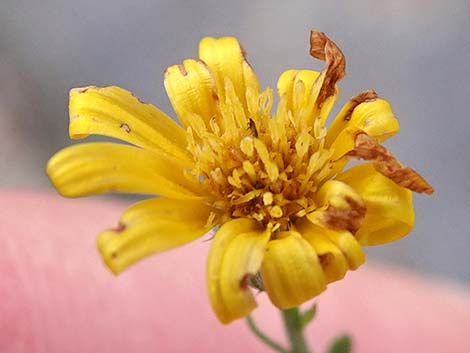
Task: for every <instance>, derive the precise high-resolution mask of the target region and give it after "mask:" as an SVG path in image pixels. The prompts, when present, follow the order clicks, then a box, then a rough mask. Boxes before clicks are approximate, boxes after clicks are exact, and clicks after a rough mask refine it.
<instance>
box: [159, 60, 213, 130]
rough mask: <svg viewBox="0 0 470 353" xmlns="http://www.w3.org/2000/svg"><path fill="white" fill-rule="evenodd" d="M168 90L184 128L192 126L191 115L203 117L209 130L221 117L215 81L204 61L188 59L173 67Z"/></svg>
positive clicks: (167, 73) (169, 74)
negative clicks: (214, 121) (212, 123)
mask: <svg viewBox="0 0 470 353" xmlns="http://www.w3.org/2000/svg"><path fill="white" fill-rule="evenodd" d="M165 89H166V92H167V94H168V97H169V98H170V101H171V104H172V105H173V109H174V110H175V112H176V114H178V117H179V118H180V121H181V122H182V123H183V125H185V126H192V122H191V119H190V118H191V116H190V115H191V114H196V115H198V116H200V117H201V118H202V119H203V121H204V122H205V123H206V126H207V127H208V126H209V122H210V120H211V119H212V118H216V117H217V116H218V107H217V103H218V100H219V97H218V96H217V92H216V87H215V81H214V78H213V77H212V75H211V73H210V71H209V68H208V67H207V65H206V64H205V63H204V62H202V61H200V60H193V59H188V60H185V61H184V62H183V63H182V64H179V65H173V66H170V67H169V68H168V69H167V70H166V71H165Z"/></svg>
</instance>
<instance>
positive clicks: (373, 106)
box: [325, 91, 400, 147]
mask: <svg viewBox="0 0 470 353" xmlns="http://www.w3.org/2000/svg"><path fill="white" fill-rule="evenodd" d="M346 127H355V128H358V129H360V130H363V131H365V132H366V133H367V134H368V135H370V136H374V137H376V138H377V139H378V140H379V141H381V142H382V141H385V140H386V139H388V138H389V137H391V136H393V135H394V134H396V133H397V132H398V131H399V130H400V125H399V123H398V120H397V118H396V117H395V115H394V114H393V112H392V108H391V107H390V104H389V103H388V102H387V101H386V100H384V99H380V98H378V97H377V94H376V93H375V92H374V91H364V92H362V93H360V94H358V95H357V96H355V97H353V98H352V99H351V100H350V101H349V102H348V103H346V104H345V105H344V107H343V108H342V109H341V111H340V112H339V114H338V115H337V116H336V117H335V119H334V120H333V122H332V124H331V126H330V127H329V129H328V132H327V135H326V140H325V146H327V147H328V146H331V144H332V143H333V142H334V140H335V139H336V138H337V137H338V135H339V134H340V132H341V131H343V130H344V129H345V128H346Z"/></svg>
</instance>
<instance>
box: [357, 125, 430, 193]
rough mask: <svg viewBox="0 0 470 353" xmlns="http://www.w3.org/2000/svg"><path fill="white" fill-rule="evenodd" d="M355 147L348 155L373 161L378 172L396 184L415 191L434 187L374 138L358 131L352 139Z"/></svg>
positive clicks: (424, 191)
mask: <svg viewBox="0 0 470 353" xmlns="http://www.w3.org/2000/svg"><path fill="white" fill-rule="evenodd" d="M354 145H355V148H354V150H352V151H351V152H349V153H348V156H350V157H354V158H359V159H365V160H368V161H373V162H374V167H375V169H377V171H378V172H380V173H382V174H383V175H385V176H386V177H387V178H389V179H390V180H393V181H394V182H395V183H396V184H398V185H400V186H402V187H404V188H407V189H410V190H412V191H415V192H419V193H425V194H432V193H433V192H434V189H433V188H432V186H431V185H430V184H429V183H428V182H427V181H426V180H424V178H423V177H422V176H421V175H419V174H418V173H417V172H416V171H414V170H413V169H411V168H409V167H405V166H403V165H402V164H401V163H400V162H399V161H398V160H397V159H396V158H395V157H394V156H393V155H392V154H391V153H390V152H389V151H388V150H387V149H386V148H385V147H383V146H382V145H380V144H379V142H378V141H377V139H376V138H374V137H372V136H369V135H368V134H366V133H365V132H359V133H358V134H356V136H355V139H354Z"/></svg>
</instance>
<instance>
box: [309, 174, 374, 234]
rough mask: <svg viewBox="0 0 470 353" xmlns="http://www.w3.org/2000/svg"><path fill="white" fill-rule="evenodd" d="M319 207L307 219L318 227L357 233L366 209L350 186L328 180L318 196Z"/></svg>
mask: <svg viewBox="0 0 470 353" xmlns="http://www.w3.org/2000/svg"><path fill="white" fill-rule="evenodd" d="M316 203H317V205H324V206H322V207H320V208H318V209H317V210H315V211H313V212H311V213H309V214H308V215H307V218H308V220H309V221H311V222H312V223H314V224H317V225H318V226H322V227H326V228H330V229H335V230H347V231H349V232H351V233H355V232H356V231H357V230H358V229H359V227H360V226H361V222H362V220H363V219H364V215H365V213H366V207H365V204H364V201H363V200H362V198H361V196H360V195H359V194H358V193H357V192H356V191H355V190H354V189H353V188H352V187H350V186H349V185H347V184H345V183H342V182H340V181H337V180H328V181H327V182H326V183H324V184H323V185H322V187H321V188H320V190H319V191H318V194H317V199H316Z"/></svg>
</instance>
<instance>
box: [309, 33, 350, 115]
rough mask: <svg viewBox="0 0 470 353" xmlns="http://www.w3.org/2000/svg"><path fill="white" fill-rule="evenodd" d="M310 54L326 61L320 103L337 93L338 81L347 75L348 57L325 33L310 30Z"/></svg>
mask: <svg viewBox="0 0 470 353" xmlns="http://www.w3.org/2000/svg"><path fill="white" fill-rule="evenodd" d="M310 55H311V56H313V57H314V58H316V59H319V60H323V61H325V68H324V69H323V71H322V75H323V76H324V81H323V84H322V88H321V90H320V94H319V97H318V105H319V106H321V105H322V103H323V102H324V101H325V100H326V99H327V98H328V97H330V96H332V95H334V94H335V93H336V83H337V82H338V81H339V80H341V79H342V78H343V77H344V76H345V75H346V59H345V57H344V54H343V52H342V51H341V50H340V49H339V48H338V46H337V45H336V44H335V43H334V42H333V41H332V40H331V39H330V38H328V37H327V36H326V34H325V33H323V32H320V31H316V30H312V31H310Z"/></svg>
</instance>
